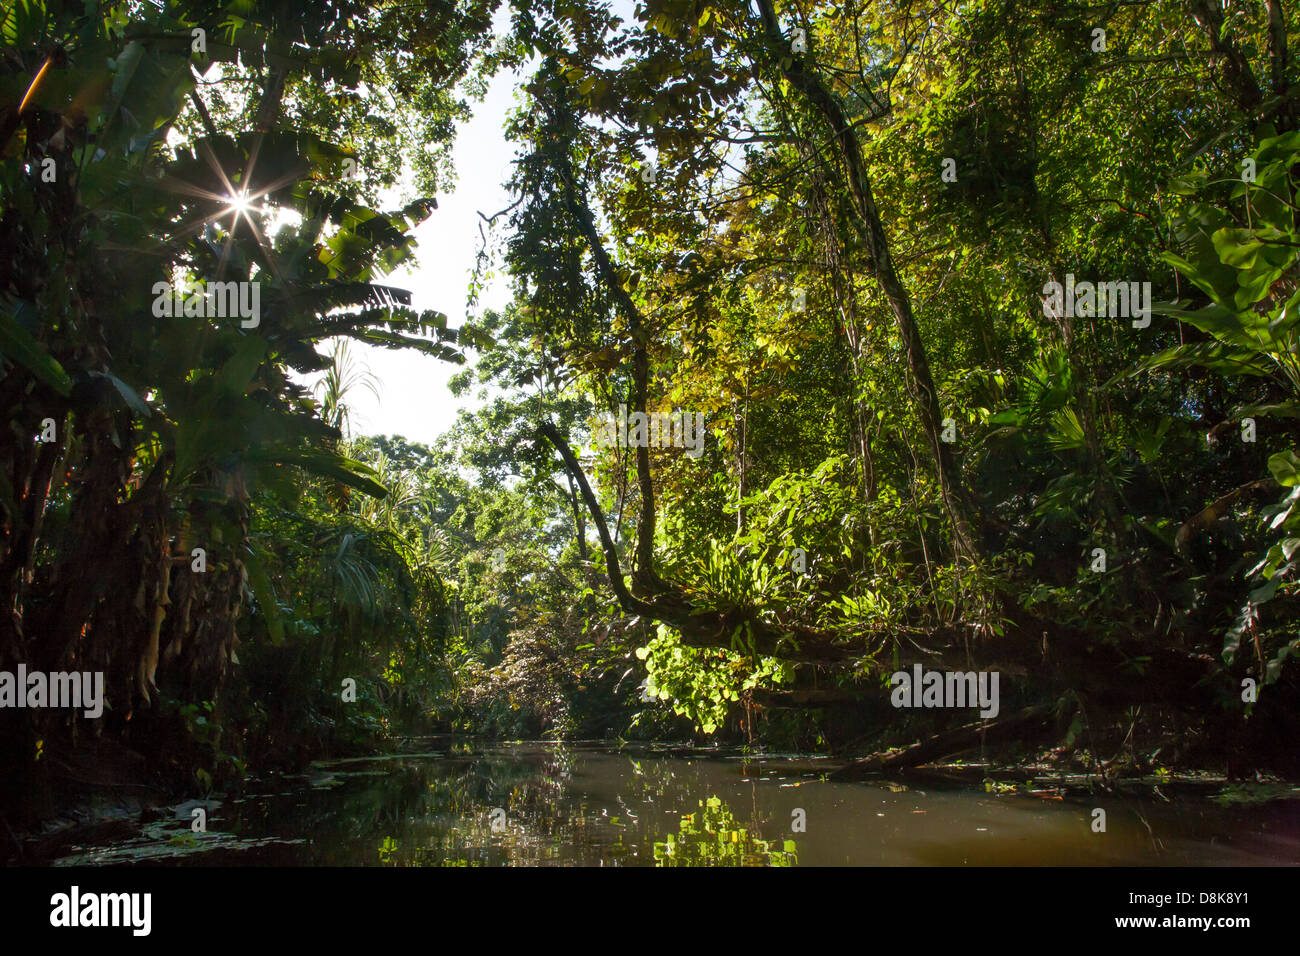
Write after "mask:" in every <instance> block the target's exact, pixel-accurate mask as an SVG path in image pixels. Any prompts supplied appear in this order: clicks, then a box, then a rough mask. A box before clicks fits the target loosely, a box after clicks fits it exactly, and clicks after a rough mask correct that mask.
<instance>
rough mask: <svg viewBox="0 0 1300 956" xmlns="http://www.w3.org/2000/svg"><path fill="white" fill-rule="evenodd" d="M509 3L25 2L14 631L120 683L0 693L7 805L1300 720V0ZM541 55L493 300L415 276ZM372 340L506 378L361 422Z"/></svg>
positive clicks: (19, 75)
mask: <svg viewBox="0 0 1300 956" xmlns="http://www.w3.org/2000/svg"><path fill="white" fill-rule="evenodd" d="M499 7H501V4H499V3H498V2H496V0H436V2H430V3H425V4H419V5H411V4H405V3H388V2H384V0H379V2H359V0H329V2H326V3H312V4H295V3H286V2H246V0H241V2H222V0H193V2H191V0H177V2H170V0H169V2H166V3H163V4H153V3H143V2H140V3H100V4H90V5H86V4H82V3H76V4H64V3H58V2H54V0H44V2H42V0H20V2H18V3H15V4H11V5H10V6H9V7H8V8H7V10H6V12H5V13H4V14H2V15H0V35H3V37H4V50H3V55H2V56H0V160H2V162H0V195H2V196H3V209H4V211H3V217H2V218H0V356H2V361H0V368H2V370H3V378H2V379H0V396H2V397H3V404H2V406H0V407H3V409H4V412H3V414H4V415H5V416H6V417H7V420H8V427H7V428H6V429H4V431H3V433H2V434H0V512H2V513H3V522H4V536H3V541H2V542H0V590H2V591H3V596H4V613H3V614H0V670H7V671H13V670H14V669H15V668H16V666H17V665H18V664H20V663H23V664H25V665H26V666H27V667H28V668H29V669H33V670H42V671H45V672H58V671H70V670H77V671H102V672H103V673H104V675H105V699H106V706H105V712H104V715H103V717H102V718H101V719H99V720H95V721H89V720H86V719H84V718H82V717H81V716H80V715H76V716H73V715H71V714H70V713H69V712H67V711H57V710H51V709H40V708H27V709H5V710H4V711H3V712H0V721H2V722H3V725H4V733H3V735H2V739H0V763H2V764H3V766H4V767H5V768H6V770H5V772H4V773H3V774H2V775H0V779H2V780H3V784H0V786H3V788H5V794H4V796H5V800H4V802H5V804H6V805H8V806H10V807H13V808H15V809H13V810H11V811H6V813H7V818H8V819H11V820H15V821H19V822H21V823H29V822H30V821H31V820H33V819H36V818H39V817H40V816H42V815H48V814H49V813H50V812H52V811H53V810H54V809H55V808H56V807H57V805H58V804H59V802H60V800H61V799H62V798H63V796H64V795H66V793H68V792H69V788H72V787H74V786H82V785H84V786H92V787H93V786H97V785H110V786H111V785H114V784H121V783H124V782H129V781H138V780H140V779H149V780H152V781H165V782H166V786H169V787H180V788H182V789H184V788H190V789H198V790H200V791H203V790H210V789H212V788H213V787H233V786H236V785H237V784H238V781H239V780H240V779H241V778H242V777H243V776H244V775H245V774H246V773H248V772H249V770H250V768H251V769H266V768H273V767H281V766H293V765H300V764H301V763H302V762H304V761H305V760H308V759H311V758H313V757H317V756H321V755H325V754H333V755H339V754H343V753H347V752H350V751H352V750H359V749H362V748H368V747H373V746H375V745H376V744H377V743H378V742H380V741H383V740H391V739H393V738H396V737H399V736H402V735H414V734H423V733H433V732H439V733H464V734H480V735H488V736H500V737H505V738H522V737H529V738H531V737H557V738H571V739H581V738H615V739H617V738H621V739H643V740H684V739H691V738H694V739H696V740H697V741H701V742H704V741H721V742H726V743H744V744H745V745H747V746H750V747H754V748H763V747H766V748H774V749H786V750H809V751H823V752H832V751H833V752H838V753H842V754H852V755H861V756H867V755H871V754H876V755H878V756H876V758H875V759H874V760H873V761H871V762H868V763H864V764H862V765H861V766H859V767H858V768H857V772H866V771H872V770H880V769H890V768H899V767H905V766H909V765H914V764H918V763H923V762H926V761H928V760H933V759H939V758H943V757H949V756H953V755H955V754H962V753H966V754H968V755H969V753H971V752H979V751H980V748H984V750H985V752H988V753H999V754H1001V755H1002V756H1004V757H1005V759H1008V760H1021V759H1023V760H1029V759H1035V760H1041V759H1051V760H1055V761H1058V762H1060V763H1061V764H1062V765H1070V766H1072V767H1074V768H1075V769H1078V770H1080V771H1083V772H1089V773H1103V774H1114V773H1122V772H1129V771H1132V772H1143V773H1145V772H1150V771H1152V770H1153V769H1155V768H1165V767H1197V768H1209V769H1214V770H1221V771H1225V772H1227V773H1228V774H1230V775H1232V776H1241V775H1247V774H1251V775H1253V774H1254V773H1255V772H1260V773H1273V774H1278V775H1282V776H1286V777H1292V778H1293V777H1294V776H1295V775H1296V774H1297V773H1300V766H1297V765H1296V763H1295V760H1296V758H1295V754H1296V748H1295V747H1294V745H1293V742H1294V740H1295V735H1296V733H1297V731H1298V730H1300V727H1297V714H1300V710H1298V707H1297V705H1298V704H1300V698H1298V691H1300V686H1298V684H1297V670H1296V662H1295V658H1296V656H1297V655H1298V654H1300V632H1298V631H1297V623H1296V622H1297V620H1298V616H1297V613H1296V609H1297V595H1296V583H1295V578H1296V564H1295V560H1296V556H1297V552H1298V551H1300V508H1297V502H1300V457H1297V447H1296V446H1297V437H1298V435H1300V432H1298V431H1297V425H1296V421H1297V418H1298V417H1300V366H1297V354H1298V344H1297V336H1298V335H1300V267H1298V266H1297V249H1300V219H1297V211H1298V203H1300V199H1298V193H1297V183H1298V182H1300V126H1298V123H1297V117H1298V116H1300V112H1298V110H1300V106H1298V105H1297V104H1298V102H1300V69H1298V68H1297V65H1296V61H1295V57H1294V50H1293V47H1294V45H1295V44H1294V38H1295V36H1296V35H1297V34H1296V27H1297V22H1298V15H1297V13H1296V10H1295V7H1294V4H1289V3H1285V2H1283V0H1266V2H1264V0H1262V2H1260V3H1257V4H1253V5H1251V4H1245V5H1242V4H1232V5H1229V6H1226V7H1224V6H1221V5H1220V4H1219V3H1217V2H1215V0H1209V2H1205V0H1150V2H1143V3H1138V4H1125V5H1118V6H1110V7H1099V6H1095V5H1090V4H1084V3H1071V2H1066V3H1062V4H1056V5H1054V6H1053V7H1052V9H1051V10H1050V11H1049V10H1047V9H1044V8H1042V6H1041V5H1037V6H1035V5H1032V4H1024V3H1020V2H1018V0H979V2H970V3H961V4H956V3H942V2H941V3H934V4H917V3H911V2H907V0H882V2H876V0H873V2H868V3H847V4H830V3H821V2H808V3H798V4H789V3H775V2H773V0H753V2H751V3H748V4H719V3H713V2H710V0H642V2H638V3H636V4H634V5H632V4H629V5H628V10H627V11H623V15H622V16H621V17H620V16H616V15H615V13H614V12H612V11H611V10H610V9H608V8H607V7H606V5H605V4H602V3H598V2H596V0H573V2H570V0H532V2H530V0H513V2H510V3H508V4H506V5H505V7H504V14H503V15H502V16H501V17H499V18H498V20H497V23H498V24H499V25H501V24H504V25H505V27H504V29H497V30H495V31H494V28H493V17H494V15H496V14H498V13H499V12H500V11H499V9H498V8H499ZM633 7H635V14H634V15H629V11H631V10H632V8H633ZM620 9H621V8H620ZM503 69H515V70H518V71H519V73H520V75H521V76H522V77H523V83H522V87H521V95H520V97H519V101H518V105H517V108H516V109H515V110H514V111H513V112H512V113H511V114H510V115H509V116H508V117H503V118H502V124H503V125H502V129H503V135H504V136H506V137H508V138H509V139H510V141H511V142H512V143H513V144H514V145H515V147H516V148H517V162H516V163H515V165H514V168H513V173H512V177H511V180H510V182H509V187H510V189H511V191H512V196H513V201H512V204H511V205H510V206H509V207H508V208H507V209H505V210H501V211H500V212H499V213H498V214H497V215H495V216H492V215H491V214H492V213H497V210H485V211H484V212H485V216H484V218H485V219H489V222H488V223H487V226H486V227H485V232H484V237H485V240H486V244H485V246H484V254H483V257H482V260H481V274H480V275H479V276H477V277H476V278H475V280H474V281H475V282H476V283H478V282H481V281H482V279H483V276H484V275H486V273H487V272H488V271H489V270H492V269H504V270H506V271H507V272H508V274H509V275H510V277H511V280H512V282H513V290H514V299H513V301H512V302H511V303H510V304H509V305H507V306H506V307H505V308H504V309H501V310H487V309H484V310H482V311H481V312H479V313H478V314H476V315H475V316H474V317H472V318H471V319H468V320H466V321H465V322H464V323H463V324H462V325H460V326H459V327H455V326H454V325H453V324H452V323H451V322H449V320H448V318H447V316H446V315H444V314H442V313H439V312H431V311H423V312H417V311H415V310H413V309H412V308H410V296H409V294H408V293H406V292H405V291H403V290H402V289H400V288H396V287H394V286H391V285H389V284H388V282H387V278H386V277H387V276H389V274H390V273H391V272H392V271H393V270H394V269H395V268H397V267H398V266H399V265H401V264H403V263H408V262H411V261H415V259H416V258H418V252H417V250H416V249H415V248H414V243H413V241H412V230H413V228H414V227H415V225H416V224H418V223H419V222H422V221H424V220H425V219H427V218H428V217H430V216H437V202H436V199H435V198H434V197H435V196H436V194H437V193H439V192H445V191H447V190H448V189H449V188H451V184H452V183H453V182H454V179H453V172H452V170H451V168H450V160H449V157H450V147H451V144H452V142H453V138H454V133H455V128H456V127H455V124H456V122H457V121H460V120H463V119H465V118H466V117H468V116H469V115H470V114H471V113H472V111H473V110H474V109H476V108H477V103H478V100H477V99H476V97H477V96H478V95H479V94H480V93H481V92H482V90H483V89H484V84H485V82H486V79H487V78H488V77H490V76H491V75H493V73H495V72H496V71H498V70H503ZM459 174H460V176H461V177H462V178H463V177H465V176H474V175H480V174H481V171H478V170H460V171H459ZM397 192H404V193H409V195H402V197H401V200H400V202H397V203H392V202H388V201H387V200H388V199H389V197H391V196H392V195H394V194H396V193H397ZM467 241H468V237H467ZM196 282H206V283H214V282H236V283H256V284H257V285H258V288H259V290H260V310H259V312H258V314H257V315H245V314H243V313H241V315H240V317H235V318H230V317H221V318H212V317H210V316H209V315H207V314H196V313H198V312H200V311H201V310H198V309H194V310H190V309H182V310H180V311H181V312H183V313H188V314H175V315H167V316H163V315H159V314H158V310H157V309H156V308H155V307H154V303H155V298H156V297H157V296H158V292H157V289H156V288H155V287H156V285H157V284H158V283H164V284H171V285H175V284H181V285H183V284H185V283H190V284H193V283H196ZM1053 283H1055V284H1056V285H1055V286H1053V285H1052V284H1053ZM1053 289H1055V290H1057V291H1056V293H1055V294H1054V293H1053V291H1052V290H1053ZM464 291H465V290H464V289H461V288H449V289H447V290H446V294H447V297H448V300H449V301H453V300H456V299H458V298H459V297H461V296H462V295H463V294H464ZM168 294H170V293H168ZM1099 300H1100V301H1099ZM169 311H170V310H169ZM223 316H224V313H223ZM241 319H242V321H241ZM349 343H366V344H368V345H371V346H377V347H384V348H400V349H414V350H418V351H420V352H422V353H424V354H425V356H426V360H427V361H428V362H430V363H437V362H453V363H457V364H462V365H464V366H465V367H464V369H463V370H462V371H460V372H459V373H458V374H457V376H456V377H455V378H454V379H453V389H452V391H453V393H455V396H458V397H459V398H462V399H468V398H471V397H474V396H479V395H480V394H481V396H482V398H481V400H479V401H476V402H469V401H467V402H465V403H464V405H465V407H464V410H463V411H462V412H461V414H460V418H459V421H458V423H457V425H456V426H455V428H454V429H453V430H452V432H451V433H450V434H449V435H448V436H446V440H445V441H444V442H442V443H440V444H439V446H438V447H436V448H434V447H428V446H426V445H422V444H419V443H416V442H412V441H409V440H407V439H406V438H403V437H401V436H394V435H385V434H382V433H383V432H384V429H383V427H382V423H381V424H380V425H379V427H378V428H377V429H376V432H377V433H376V434H371V435H363V434H358V433H354V432H353V430H352V429H351V428H350V426H349V421H348V407H349V401H350V398H354V397H355V396H356V394H357V390H358V389H361V388H364V387H367V385H371V386H374V387H381V388H382V383H374V382H368V381H367V379H366V372H365V367H364V363H363V361H362V360H361V359H360V358H359V357H358V354H357V353H356V351H354V350H353V349H352V348H350V345H349ZM467 358H472V359H473V360H474V361H473V362H472V363H467V362H466V359H467ZM313 383H315V387H314V388H313ZM449 400H451V397H450V396H449ZM683 415H685V416H687V417H686V420H685V422H683V419H682V416H683ZM650 420H653V421H654V422H655V425H656V426H657V427H656V428H655V429H654V430H653V431H651V430H650V429H648V428H642V429H638V422H641V423H645V422H648V421H650ZM696 420H702V421H703V422H704V426H705V427H704V429H703V433H702V435H701V434H699V433H698V432H696V433H691V425H693V423H694V422H695V421H696ZM674 423H675V424H674ZM683 424H685V425H686V427H685V428H683V427H682V426H683ZM914 664H921V665H923V666H924V667H925V668H927V669H929V670H940V671H949V672H953V671H982V672H997V673H998V674H999V675H1000V684H999V685H998V686H999V687H1000V693H1001V701H1000V710H999V715H998V716H996V717H993V718H992V719H991V720H989V721H988V722H987V723H985V724H982V725H980V726H978V727H972V726H970V725H971V723H972V721H976V720H978V717H977V714H976V712H975V711H974V710H972V709H970V708H965V709H962V708H956V709H954V708H935V709H918V710H908V709H898V708H897V707H895V706H894V705H893V704H892V703H891V686H890V676H891V675H892V674H893V673H894V672H896V671H900V670H903V671H909V672H910V670H911V668H912V666H913V665H914ZM913 744H916V746H915V747H914V748H912V749H910V750H903V751H892V750H891V748H898V747H908V746H910V745H913ZM882 755H883V756H882Z"/></svg>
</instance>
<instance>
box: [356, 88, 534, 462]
mask: <svg viewBox="0 0 1300 956" xmlns="http://www.w3.org/2000/svg"><path fill="white" fill-rule="evenodd" d="M518 81H519V77H518V76H517V75H516V74H513V73H501V74H499V75H498V76H497V77H496V78H495V79H494V80H493V81H492V84H491V87H490V88H489V90H488V94H487V96H486V98H485V99H484V100H483V102H482V103H477V104H473V105H472V106H473V110H474V116H473V118H472V119H471V120H470V121H469V122H468V123H463V124H460V125H459V128H458V132H457V136H456V143H455V163H456V172H457V174H458V181H457V183H456V186H455V190H454V192H452V193H450V194H444V195H440V196H438V197H437V199H438V208H437V209H436V210H435V211H434V212H433V214H432V215H431V216H430V217H429V218H428V219H426V220H425V221H424V222H423V223H421V224H420V225H419V226H418V227H417V228H416V229H415V238H416V241H417V242H418V243H419V245H418V246H417V247H416V250H415V254H416V264H415V265H414V266H413V267H406V268H403V269H401V270H399V271H397V272H395V273H393V275H391V276H389V277H387V278H386V279H385V280H384V282H385V284H390V285H394V286H397V287H398V288H404V289H409V290H410V291H411V293H412V302H411V307H412V308H414V309H415V310H416V311H422V310H424V309H436V310H437V311H439V312H444V313H446V315H447V318H448V320H449V324H450V325H451V326H453V327H456V328H459V327H460V326H461V325H463V324H464V322H465V319H466V309H467V302H466V299H467V297H468V288H469V279H470V275H471V274H472V272H473V270H474V255H475V253H476V251H477V250H478V247H479V244H480V238H479V231H478V230H479V225H480V223H481V221H482V220H480V219H479V216H478V213H479V212H480V211H481V212H483V213H484V214H485V215H488V216H490V215H492V214H493V213H495V212H497V211H498V210H500V209H504V208H505V207H506V206H507V205H509V203H510V198H509V193H508V192H507V191H506V189H505V186H504V185H503V184H504V183H505V181H506V180H507V179H508V178H509V176H510V163H511V160H512V159H513V158H514V147H513V146H512V145H511V144H510V143H508V142H506V139H505V134H504V133H503V132H502V129H501V127H502V125H503V124H504V122H505V118H506V114H507V112H508V111H509V110H510V109H511V108H512V107H513V106H514V89H515V86H516V84H517V83H518ZM411 198H414V197H413V196H412V195H407V196H405V197H393V198H392V199H391V201H389V202H386V203H384V204H383V205H384V207H385V208H388V207H389V206H395V205H400V204H401V203H402V202H404V201H409V200H410V199H411ZM501 222H502V220H498V228H500V225H501ZM484 228H485V229H486V226H485V227H484ZM509 299H510V290H509V281H508V278H507V277H506V276H504V275H502V274H500V273H499V272H498V273H497V274H496V275H495V276H494V277H493V279H492V281H491V282H490V284H489V285H488V287H487V288H485V289H484V290H483V291H482V292H481V293H480V295H479V301H478V303H477V305H476V314H479V313H481V312H482V310H484V309H502V308H504V307H505V305H506V303H507V302H508V301H509ZM349 345H350V348H351V350H352V353H353V356H354V358H355V360H357V361H358V362H360V363H363V364H364V365H365V366H366V367H368V368H369V369H370V371H371V372H372V373H373V374H374V377H375V379H376V380H377V385H378V391H379V399H378V401H376V399H375V396H373V395H371V394H370V393H369V392H368V391H367V390H365V389H355V390H354V391H352V392H350V393H349V394H348V404H349V407H350V408H351V410H352V419H353V425H352V427H353V429H354V430H355V431H356V432H358V433H361V434H367V435H381V434H382V435H402V436H404V437H406V438H409V439H411V440H412V441H418V442H423V443H425V444H434V443H435V441H436V439H437V437H438V435H440V434H441V433H442V432H444V431H446V430H447V429H448V428H449V427H450V426H451V424H452V423H453V422H454V421H455V420H456V412H457V409H458V408H459V407H460V406H461V405H462V404H465V401H464V400H462V399H457V398H456V397H455V396H453V395H452V394H451V392H450V391H448V389H447V380H448V379H449V378H451V376H452V375H453V374H455V373H456V372H458V371H460V370H461V369H463V368H464V367H465V366H459V365H452V364H450V363H448V362H442V361H439V360H438V359H435V358H432V357H430V356H427V355H421V354H419V353H418V352H412V351H408V350H405V349H403V350H395V349H383V348H376V347H374V346H370V345H365V344H363V343H360V342H356V341H353V342H351V343H349ZM469 359H470V361H471V362H473V361H474V354H473V353H469ZM466 398H470V397H469V396H466ZM470 401H472V398H470Z"/></svg>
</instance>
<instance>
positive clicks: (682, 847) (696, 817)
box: [655, 797, 799, 866]
mask: <svg viewBox="0 0 1300 956" xmlns="http://www.w3.org/2000/svg"><path fill="white" fill-rule="evenodd" d="M798 862H799V860H798V857H797V855H796V847H795V842H794V841H793V840H782V841H779V842H778V841H776V840H764V839H761V838H759V836H758V835H757V833H756V828H755V827H754V826H753V823H752V821H751V824H750V825H749V826H745V825H743V823H742V821H740V820H738V819H737V818H736V815H735V814H734V813H733V812H732V810H731V807H729V806H727V804H725V803H723V802H722V798H720V797H709V798H708V799H707V800H701V801H699V809H698V810H697V811H696V812H695V813H688V814H686V815H685V816H683V817H682V819H681V825H680V826H679V828H678V831H677V833H676V834H672V833H669V834H668V835H667V837H666V838H665V839H664V840H663V842H661V843H655V864H656V865H657V866H794V865H795V864H796V863H798Z"/></svg>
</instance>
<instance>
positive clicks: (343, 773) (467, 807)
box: [42, 740, 1300, 866]
mask: <svg viewBox="0 0 1300 956" xmlns="http://www.w3.org/2000/svg"><path fill="white" fill-rule="evenodd" d="M425 743H426V745H432V744H435V743H436V744H438V745H439V746H440V747H441V749H434V748H433V747H432V746H429V749H427V751H426V752H421V753H407V754H400V755H391V754H386V755H380V756H375V757H366V758H356V759H351V760H339V761H332V762H322V763H318V764H314V765H313V766H312V768H311V771H310V772H309V773H307V774H301V775H292V776H288V775H284V776H269V777H263V778H258V779H253V780H251V781H250V782H249V785H248V786H247V788H246V789H245V792H244V793H242V794H240V795H238V796H229V797H221V796H220V795H216V796H213V797H212V798H210V799H208V800H206V801H201V802H199V801H191V802H189V803H186V804H182V805H179V806H176V807H170V808H165V809H157V810H149V811H145V812H144V813H142V814H141V813H135V814H132V815H129V816H127V817H126V818H123V819H119V820H116V821H113V822H108V823H103V824H100V825H98V826H96V827H94V828H92V829H83V830H80V831H77V832H75V833H69V834H67V835H66V836H65V837H63V838H60V839H56V840H54V841H47V842H46V844H45V847H44V849H43V852H42V856H43V857H44V860H45V862H49V863H53V864H54V865H56V866H58V865H71V864H90V865H97V864H150V863H153V864H165V865H177V864H185V865H309V866H358V865H360V866H467V865H468V866H501V865H515V866H518V865H533V864H547V865H566V864H577V865H590V866H673V865H677V866H712V865H774V866H796V865H798V866H804V865H823V866H825V865H934V864H937V865H947V866H963V865H970V866H1000V865H1034V864H1046V865H1058V864H1063V865H1220V866H1223V865H1261V864H1264V865H1269V864H1275V865H1281V864H1296V863H1300V787H1296V788H1290V787H1285V786H1275V787H1274V788H1273V790H1274V792H1275V793H1276V792H1281V794H1282V795H1283V796H1284V797H1286V796H1290V797H1293V798H1294V799H1282V800H1276V799H1275V800H1271V801H1269V802H1264V803H1260V802H1241V801H1239V800H1238V799H1237V798H1236V797H1229V798H1227V799H1225V797H1224V796H1223V795H1222V794H1221V793H1220V791H1221V790H1222V785H1221V784H1219V785H1196V784H1194V783H1180V782H1179V781H1177V780H1169V781H1163V782H1158V783H1155V784H1152V785H1149V786H1146V787H1141V788H1137V789H1136V790H1134V791H1132V792H1128V793H1124V794H1121V793H1118V792H1106V791H1105V790H1102V789H1099V788H1094V789H1092V791H1091V792H1089V789H1088V788H1087V787H1078V786H1074V787H1071V786H1054V785H1052V781H1050V780H1048V781H1046V782H1044V781H1043V780H1042V779H1040V780H1038V781H1036V782H1033V783H1028V782H1026V781H1024V780H1023V779H1022V780H1021V781H1020V782H1019V783H1018V784H1015V785H1014V789H1011V788H1012V786H1013V785H1012V784H1010V783H1003V784H1000V785H992V784H981V783H972V782H969V781H967V782H962V781H960V780H954V779H945V778H943V777H940V776H921V777H909V778H905V779H902V780H892V779H891V780H885V779H879V780H872V781H867V782H861V783H838V782H833V781H830V780H827V779H826V776H827V774H828V772H829V771H830V770H832V769H834V768H835V767H837V766H839V764H838V763H836V762H834V761H831V760H828V759H821V758H815V757H800V756H780V755H774V756H752V755H751V756H745V755H741V754H734V753H732V754H728V753H725V752H717V751H698V750H689V749H673V748H669V747H649V748H648V747H625V748H613V747H610V746H609V745H607V744H552V743H514V744H498V743H492V744H484V743H465V742H460V743H451V742H448V741H446V740H442V741H436V742H435V741H427V742H425ZM977 773H978V771H977ZM1031 791H1034V792H1031ZM1216 794H1219V795H1218V797H1217V799H1216V797H1215V795H1216ZM196 809H200V810H202V811H203V813H202V815H204V816H205V817H206V821H205V822H206V830H205V831H204V832H195V830H194V823H193V821H194V820H195V818H196V814H195V813H194V811H195V810H196ZM1098 809H1100V810H1103V811H1104V812H1105V829H1104V831H1102V830H1100V828H1099V827H1098V823H1099V821H1100V818H1099V817H1098V816H1097V815H1096V814H1095V811H1096V810H1098Z"/></svg>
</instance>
